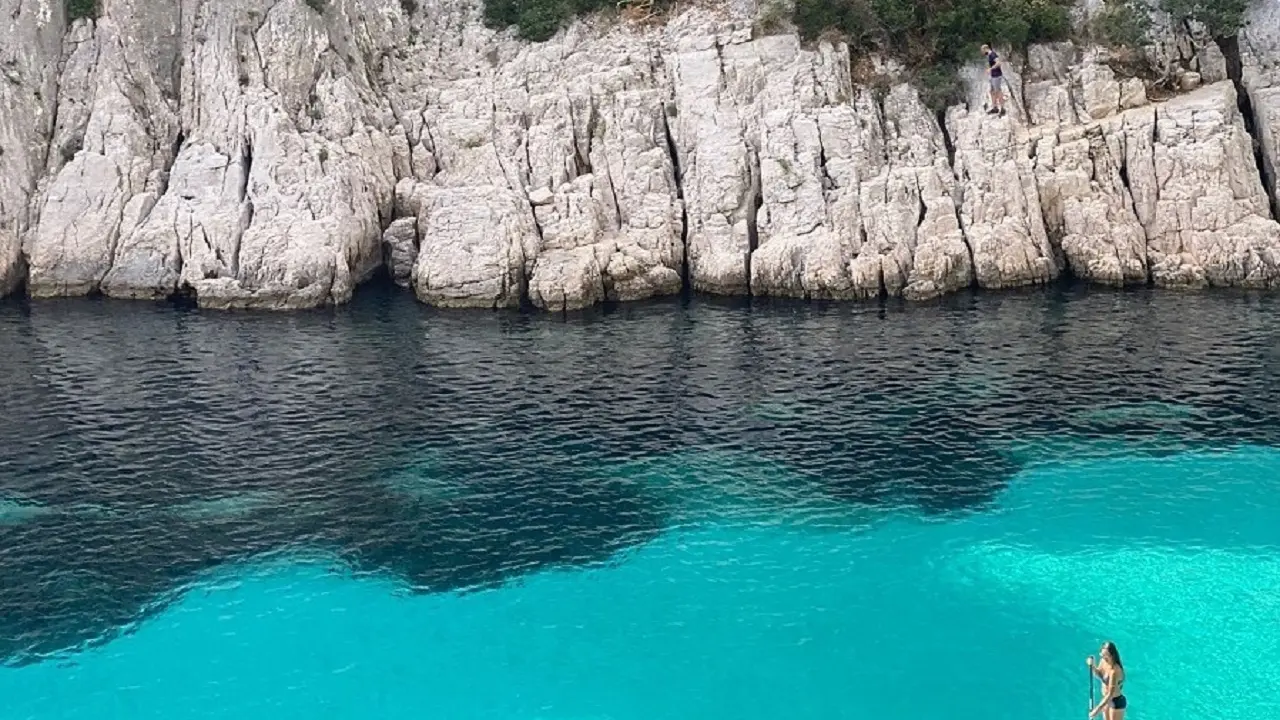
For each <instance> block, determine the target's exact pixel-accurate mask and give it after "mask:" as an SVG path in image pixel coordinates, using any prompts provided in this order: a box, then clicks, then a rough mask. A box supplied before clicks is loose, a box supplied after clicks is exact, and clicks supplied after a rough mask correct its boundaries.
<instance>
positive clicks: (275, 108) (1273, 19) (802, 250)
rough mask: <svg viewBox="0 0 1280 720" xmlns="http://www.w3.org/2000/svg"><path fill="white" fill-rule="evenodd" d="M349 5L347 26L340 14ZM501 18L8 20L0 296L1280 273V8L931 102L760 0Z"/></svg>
mask: <svg viewBox="0 0 1280 720" xmlns="http://www.w3.org/2000/svg"><path fill="white" fill-rule="evenodd" d="M317 8H318V9H317ZM479 12H480V7H479V0H418V1H416V2H407V1H402V0H324V1H323V2H322V1H321V0H310V2H304V0H218V1H217V2H212V1H211V0H177V2H175V1H174V0H101V4H100V13H99V17H98V18H97V19H96V20H88V19H84V20H78V21H75V22H74V23H71V24H70V25H68V24H67V23H66V20H65V14H64V12H63V9H62V5H61V0H0V31H3V32H4V37H6V38H9V39H11V41H10V42H6V43H4V44H3V45H0V76H3V77H0V294H3V293H8V292H11V291H14V290H15V289H16V288H19V287H23V286H25V288H26V291H27V292H29V293H30V294H31V295H32V296H36V297H42V296H54V295H84V294H92V293H98V292H101V293H104V294H106V295H110V296H114V297H127V298H158V297H167V296H171V295H174V294H176V293H190V294H194V296H195V297H196V299H197V300H198V302H199V303H200V304H201V305H202V306H206V307H264V308H300V307H311V306H317V305H323V304H329V303H341V302H344V301H346V300H347V299H349V298H350V296H351V293H352V290H353V288H354V287H355V286H356V285H357V284H358V283H360V282H361V281H363V280H365V279H367V278H368V277H370V276H371V275H372V274H373V273H375V272H376V271H377V270H378V269H379V267H381V266H382V265H384V264H385V265H386V266H387V269H388V270H389V271H390V274H391V276H392V277H393V278H394V279H395V280H396V282H398V283H400V284H403V285H406V286H409V287H412V288H413V290H414V292H415V293H416V294H417V295H418V297H419V298H421V299H422V300H423V301H425V302H428V303H431V304H435V305H441V306H472V307H516V306H519V305H520V304H522V303H525V302H528V303H532V304H533V305H535V306H538V307H541V308H546V309H556V310H560V309H567V308H575V307H582V306H586V305H590V304H593V303H596V302H600V301H604V300H631V299H639V298H644V297H650V296H655V295H664V294H672V293H676V292H678V291H679V290H680V289H681V288H682V287H684V286H686V285H687V286H689V287H691V288H692V289H694V290H698V291H704V292H711V293H722V294H753V295H757V296H765V295H773V296H792V297H806V298H863V297H872V296H878V295H881V294H887V295H890V296H902V297H906V298H910V299H924V298H930V297H934V296H937V295H940V294H943V293H947V292H950V291H954V290H957V289H961V288H966V287H970V286H973V285H977V286H979V287H984V288H1002V287H1012V286H1019V285H1027V284H1035V283H1044V282H1049V281H1051V280H1053V279H1054V278H1057V277H1059V276H1060V275H1062V274H1063V273H1068V272H1069V273H1072V274H1074V275H1075V276H1077V277H1080V278H1083V279H1085V280H1089V281H1093V282H1098V283H1107V284H1115V285H1122V284H1129V283H1148V282H1150V283H1153V284H1155V285H1158V286H1193V287H1199V286H1248V287H1258V288H1270V287H1276V286H1280V224H1278V223H1277V222H1276V212H1277V209H1278V208H1280V195H1278V192H1280V191H1278V190H1277V188H1276V184H1277V183H1276V169H1277V168H1278V167H1280V0H1261V1H1260V2H1259V3H1258V5H1257V6H1256V8H1255V9H1254V10H1253V11H1252V16H1251V22H1250V24H1249V25H1248V26H1247V28H1246V29H1245V31H1244V32H1242V33H1241V35H1240V36H1239V38H1230V39H1219V40H1218V41H1217V42H1215V41H1213V40H1210V39H1208V38H1204V37H1198V36H1197V35H1196V33H1195V32H1194V28H1191V29H1188V28H1184V27H1177V28H1166V29H1163V30H1162V29H1160V28H1158V27H1157V29H1156V31H1155V32H1154V37H1155V41H1154V42H1153V45H1152V46H1151V47H1150V48H1148V49H1147V52H1148V54H1149V55H1150V56H1151V57H1152V58H1153V59H1154V60H1155V62H1156V63H1157V65H1159V66H1160V67H1161V69H1162V72H1163V74H1164V76H1165V77H1168V78H1174V79H1175V80H1176V83H1175V85H1176V86H1175V87H1165V86H1163V85H1162V84H1161V83H1152V82H1149V81H1148V82H1144V81H1143V80H1142V79H1138V78H1122V77H1118V76H1117V75H1116V73H1115V72H1114V71H1113V69H1112V66H1113V64H1114V63H1112V62H1110V59H1109V58H1108V57H1107V55H1106V53H1105V51H1102V50H1100V49H1097V48H1079V47H1075V46H1072V45H1069V44H1062V45H1053V46H1038V47H1033V48H1031V50H1030V52H1029V53H1027V57H1025V58H1020V57H1017V56H1016V55H1010V61H1011V67H1010V68H1009V70H1010V71H1009V72H1008V73H1007V74H1008V76H1009V81H1010V82H1009V86H1010V90H1011V91H1012V95H1013V100H1012V102H1011V105H1010V107H1011V108H1012V111H1011V112H1010V113H1009V115H1007V116H1006V117H994V116H990V115H987V114H985V113H984V112H983V110H982V105H983V99H984V94H985V85H984V83H983V77H982V72H981V69H980V68H978V67H974V68H971V71H972V72H971V75H970V76H969V77H968V81H969V82H968V85H969V87H970V91H971V92H970V95H971V97H970V99H969V102H968V103H967V105H963V106H954V107H951V108H949V109H948V110H947V111H946V112H945V113H934V112H932V111H930V110H928V109H927V108H926V107H925V105H924V104H923V103H922V102H921V100H920V97H919V95H918V93H917V92H916V90H915V89H914V88H913V87H912V86H910V85H909V84H905V83H902V82H897V81H896V80H895V78H894V76H893V73H892V71H891V70H884V71H883V72H877V73H875V74H874V77H867V78H864V77H859V81H855V79H854V77H853V75H852V71H851V63H850V57H849V50H848V48H846V47H845V46H843V45H841V44H838V43H830V42H824V43H818V44H816V45H815V46H807V45H804V44H802V43H801V42H800V41H799V39H798V38H797V37H796V36H794V35H791V34H779V35H765V34H761V33H759V32H758V31H756V30H755V29H753V20H754V17H755V15H756V8H755V7H754V6H752V4H751V3H749V2H736V3H735V4H732V5H727V6H726V5H715V6H706V5H699V4H694V5H690V6H689V7H687V8H686V9H684V10H682V11H680V12H677V13H675V14H673V15H671V16H670V17H668V18H666V19H665V20H663V21H662V22H657V23H653V22H650V23H644V24H640V23H634V22H630V21H626V20H625V19H619V18H595V19H588V20H585V21H581V22H577V23H574V24H573V25H572V26H570V27H569V28H568V29H566V30H565V31H564V32H562V33H561V34H559V35H557V36H556V37H555V38H553V39H552V40H550V41H548V42H546V43H540V44H528V43H524V42H521V41H518V40H515V39H514V38H513V37H512V35H511V34H510V33H506V32H494V31H492V30H489V29H486V28H485V27H484V26H483V25H482V23H481V22H480V19H479Z"/></svg>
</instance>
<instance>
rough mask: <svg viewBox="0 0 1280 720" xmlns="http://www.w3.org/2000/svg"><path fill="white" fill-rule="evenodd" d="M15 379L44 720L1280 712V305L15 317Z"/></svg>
mask: <svg viewBox="0 0 1280 720" xmlns="http://www.w3.org/2000/svg"><path fill="white" fill-rule="evenodd" d="M0 347H3V352H2V353H0V718H4V720H8V718H10V717H12V718H39V719H41V720H44V719H45V718H152V717H154V718H169V717H188V718H196V717H199V718H205V717H208V718H215V717H217V718H221V717H236V718H248V719H249V720H256V718H259V717H261V718H295V717H296V718H315V717H331V718H366V717H368V718H400V717H405V718H408V717H413V718H420V717H436V718H617V719H619V720H622V719H624V718H625V719H627V720H630V719H631V718H636V719H637V720H639V719H640V718H653V717H665V718H689V719H690V720H693V719H698V720H703V719H706V718H721V717H723V718H738V719H741V718H776V717H784V716H785V717H790V718H862V717H949V718H961V719H962V720H966V719H967V718H971V717H972V718H977V717H984V718H987V717H992V716H996V717H1009V718H1015V717H1016V718H1026V717H1036V718H1047V719H1054V718H1069V717H1077V718H1078V717H1081V716H1082V714H1083V712H1084V709H1085V702H1086V700H1087V685H1086V682H1087V676H1086V674H1085V670H1084V667H1083V664H1082V658H1083V656H1084V655H1085V654H1087V653H1089V652H1091V651H1093V650H1095V649H1096V647H1097V644H1098V643H1099V642H1100V641H1101V640H1102V639H1104V638H1108V637H1109V638H1113V639H1115V640H1116V641H1117V642H1118V643H1119V644H1120V647H1121V649H1122V651H1124V652H1125V658H1126V665H1127V666H1128V667H1130V676H1131V680H1130V682H1129V683H1128V685H1129V686H1131V687H1129V691H1130V692H1129V694H1130V696H1131V705H1132V707H1133V710H1132V711H1131V713H1130V720H1142V719H1143V718H1163V717H1168V718H1183V717H1187V716H1189V715H1198V716H1207V717H1214V718H1224V719H1228V720H1232V719H1234V718H1241V719H1244V718H1249V719H1250V720H1253V719H1254V718H1258V717H1264V716H1276V715H1277V713H1278V712H1280V633H1278V632H1276V631H1275V628H1276V627H1280V600H1278V599H1277V598H1280V449H1276V448H1278V447H1280V317H1278V316H1277V303H1276V301H1275V300H1274V299H1268V298H1258V297H1255V296H1251V295H1243V294H1231V293H1213V294H1178V293H1146V292H1125V293H1116V292H1101V291H1090V292H1085V291H1059V290H1051V291H1043V292H1029V293H1009V294H1000V295H986V294H984V295H979V296H976V297H957V298H951V299H948V300H945V301H942V302H940V303H937V304H927V305H897V304H890V305H888V306H875V305H858V304H833V305H821V304H801V303H765V304H760V303H756V304H753V305H748V304H745V303H727V302H712V301H706V300H695V301H693V302H691V303H677V302H655V303H644V304H638V305H628V306H623V307H621V308H617V309H612V310H597V311H592V312H590V313H585V314H581V315H573V316H570V317H568V318H562V317H556V316H546V315H518V314H514V313H490V312H456V311H455V312H441V311H435V310H431V309H429V308H425V307H422V306H420V305H418V304H416V303H415V302H414V301H413V300H412V299H410V298H408V297H406V296H404V295H403V294H400V293H397V292H394V291H387V290H380V289H371V290H366V291H365V292H363V293H362V294H361V295H360V296H358V297H357V300H356V302H355V303H353V304H352V305H351V306H350V307H344V308H339V309H335V310H327V311H316V312H308V313H298V314H289V315H276V314H256V313H206V312H199V311H192V310H177V309H174V308H171V307H168V306H163V305H155V306H153V305H148V304H144V303H116V302H108V301H83V300H80V301H65V302H63V301H55V302H39V303H33V304H31V305H29V306H27V305H24V304H18V303H12V302H11V303H8V304H0ZM1206 656H1209V657H1212V658H1214V660H1213V661H1212V662H1213V663H1214V677H1215V678H1217V679H1216V680H1215V681H1214V682H1206V681H1205V680H1204V679H1203V678H1202V675H1203V673H1204V667H1203V663H1204V662H1205V658H1206ZM1001 698H1003V699H1001Z"/></svg>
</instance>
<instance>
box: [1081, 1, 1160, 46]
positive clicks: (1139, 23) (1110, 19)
mask: <svg viewBox="0 0 1280 720" xmlns="http://www.w3.org/2000/svg"><path fill="white" fill-rule="evenodd" d="M1149 22H1150V21H1149V18H1148V16H1147V11H1146V10H1145V9H1144V8H1141V7H1138V6H1135V5H1134V3H1133V0H1111V2H1110V3H1109V4H1108V5H1107V6H1106V7H1105V8H1103V9H1102V12H1100V13H1098V14H1097V15H1096V16H1094V18H1093V27H1092V31H1093V36H1094V38H1096V40H1097V41H1098V42H1101V43H1103V44H1105V45H1110V46H1111V47H1124V48H1138V47H1141V46H1142V45H1144V44H1145V43H1146V42H1147V25H1148V24H1149Z"/></svg>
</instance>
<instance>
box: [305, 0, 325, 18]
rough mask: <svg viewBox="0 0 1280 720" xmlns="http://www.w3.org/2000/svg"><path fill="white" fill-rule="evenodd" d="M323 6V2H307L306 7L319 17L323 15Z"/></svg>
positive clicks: (312, 0)
mask: <svg viewBox="0 0 1280 720" xmlns="http://www.w3.org/2000/svg"><path fill="white" fill-rule="evenodd" d="M324 4H325V0H307V7H309V8H311V9H312V10H315V11H316V12H318V13H320V14H321V15H323V14H324Z"/></svg>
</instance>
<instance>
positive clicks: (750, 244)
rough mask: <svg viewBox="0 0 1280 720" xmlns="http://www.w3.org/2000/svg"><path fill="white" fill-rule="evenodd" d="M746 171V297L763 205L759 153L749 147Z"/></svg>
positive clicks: (758, 241) (750, 294)
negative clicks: (747, 181)
mask: <svg viewBox="0 0 1280 720" xmlns="http://www.w3.org/2000/svg"><path fill="white" fill-rule="evenodd" d="M747 172H748V173H749V174H750V180H751V183H750V186H749V187H750V191H749V195H748V198H747V256H746V272H747V275H746V285H747V297H751V296H752V288H751V256H752V255H753V254H754V253H755V251H756V248H757V247H759V245H760V228H759V226H758V225H757V215H758V214H759V212H760V208H761V207H762V206H764V194H763V189H762V188H761V183H760V154H759V153H758V152H756V150H755V148H751V149H750V150H748V152H747Z"/></svg>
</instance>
